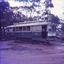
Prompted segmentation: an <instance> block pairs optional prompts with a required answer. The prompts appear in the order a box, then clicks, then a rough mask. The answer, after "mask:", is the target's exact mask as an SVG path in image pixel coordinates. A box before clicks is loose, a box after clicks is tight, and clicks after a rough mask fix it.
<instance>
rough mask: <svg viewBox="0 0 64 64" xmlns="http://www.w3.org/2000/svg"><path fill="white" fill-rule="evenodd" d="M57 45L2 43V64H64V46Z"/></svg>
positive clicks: (0, 55)
mask: <svg viewBox="0 0 64 64" xmlns="http://www.w3.org/2000/svg"><path fill="white" fill-rule="evenodd" d="M56 43H57V42H56ZM56 43H55V42H54V44H53V45H44V44H28V43H22V42H21V43H18V42H16V43H15V42H14V41H1V42H0V64H64V44H62V43H58V44H56ZM61 44H62V45H61Z"/></svg>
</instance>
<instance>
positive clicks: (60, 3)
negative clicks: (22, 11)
mask: <svg viewBox="0 0 64 64" xmlns="http://www.w3.org/2000/svg"><path fill="white" fill-rule="evenodd" d="M6 1H8V2H9V4H10V6H12V7H14V6H18V7H19V6H23V5H25V4H24V3H23V2H18V1H14V0H6ZM41 2H44V0H41ZM52 3H53V5H54V8H51V9H50V10H51V13H53V14H54V15H57V16H58V17H59V18H60V19H64V15H63V12H64V0H52ZM27 5H28V4H27ZM29 5H31V3H29ZM41 6H42V8H43V5H41Z"/></svg>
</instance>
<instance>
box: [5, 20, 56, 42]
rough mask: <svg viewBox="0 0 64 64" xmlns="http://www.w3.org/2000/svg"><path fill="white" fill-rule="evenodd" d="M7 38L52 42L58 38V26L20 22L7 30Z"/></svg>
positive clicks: (47, 23) (45, 23)
mask: <svg viewBox="0 0 64 64" xmlns="http://www.w3.org/2000/svg"><path fill="white" fill-rule="evenodd" d="M5 32H6V37H7V38H11V39H29V40H36V41H50V40H54V39H55V37H56V25H55V24H53V23H50V22H42V21H39V22H20V23H15V24H13V25H10V26H7V27H6V28H5Z"/></svg>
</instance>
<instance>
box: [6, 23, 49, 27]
mask: <svg viewBox="0 0 64 64" xmlns="http://www.w3.org/2000/svg"><path fill="white" fill-rule="evenodd" d="M48 24H50V22H31V23H30V22H29V23H16V24H14V25H10V26H7V28H8V27H21V26H35V25H48Z"/></svg>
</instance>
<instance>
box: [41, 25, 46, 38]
mask: <svg viewBox="0 0 64 64" xmlns="http://www.w3.org/2000/svg"><path fill="white" fill-rule="evenodd" d="M42 38H47V25H43V26H42Z"/></svg>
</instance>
